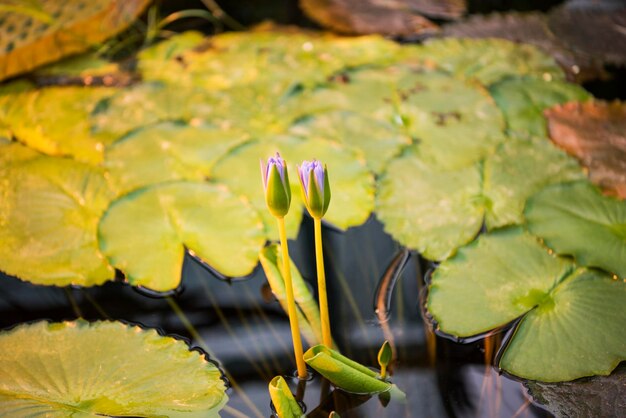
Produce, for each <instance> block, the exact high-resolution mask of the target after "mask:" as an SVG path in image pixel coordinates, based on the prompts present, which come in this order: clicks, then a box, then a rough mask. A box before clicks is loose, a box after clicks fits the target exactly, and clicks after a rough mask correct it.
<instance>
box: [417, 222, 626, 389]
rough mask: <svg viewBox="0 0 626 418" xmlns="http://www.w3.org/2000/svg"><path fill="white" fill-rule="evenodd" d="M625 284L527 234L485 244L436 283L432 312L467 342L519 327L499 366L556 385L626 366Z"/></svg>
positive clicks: (491, 237) (486, 239)
mask: <svg viewBox="0 0 626 418" xmlns="http://www.w3.org/2000/svg"><path fill="white" fill-rule="evenodd" d="M624 300H626V283H624V282H622V281H619V280H613V279H612V278H611V276H610V275H607V274H606V273H603V272H601V271H597V270H588V269H586V268H576V266H575V265H574V264H573V263H572V262H571V261H570V260H568V259H565V258H561V257H557V256H555V255H554V254H550V253H549V252H548V251H547V249H546V248H545V247H543V246H542V245H541V244H540V242H539V241H538V240H537V238H535V237H533V236H531V235H530V234H528V233H526V232H524V231H523V230H522V229H521V228H509V229H504V230H498V231H495V232H492V233H490V234H487V235H483V236H481V237H480V238H479V239H478V240H477V241H476V242H474V243H472V244H470V245H469V246H467V247H464V248H462V249H460V250H459V253H458V254H457V255H456V256H455V257H454V258H451V259H450V260H447V261H445V262H443V263H442V264H441V265H440V266H439V267H438V268H437V270H435V273H434V274H433V275H432V281H431V283H430V286H429V294H428V301H427V309H428V312H429V313H430V314H431V315H432V317H433V319H434V320H435V321H436V322H437V326H438V329H439V330H440V331H441V332H444V333H446V334H449V335H453V336H456V337H461V338H467V337H472V336H476V335H478V334H482V333H485V332H488V331H491V330H492V329H495V328H499V327H503V326H506V325H507V324H509V323H511V322H512V321H514V320H516V319H518V318H521V319H520V320H519V322H517V323H515V324H514V325H513V326H514V331H513V333H512V334H510V337H509V340H508V342H507V343H506V345H505V346H503V348H502V351H501V353H500V356H499V366H500V367H501V368H503V369H504V370H506V371H508V372H509V373H512V374H514V375H516V376H519V377H523V378H526V379H532V380H539V381H546V382H554V381H564V380H573V379H577V378H580V377H583V376H591V375H596V374H605V375H606V374H609V373H610V372H611V371H612V370H613V369H614V368H615V367H616V366H617V364H618V363H619V362H620V361H621V360H624V359H626V347H625V346H624V344H623V342H624V340H625V338H626V330H625V329H624V327H623V324H624V321H626V311H625V310H624V309H623V304H624Z"/></svg>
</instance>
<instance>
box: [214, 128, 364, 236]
mask: <svg viewBox="0 0 626 418" xmlns="http://www.w3.org/2000/svg"><path fill="white" fill-rule="evenodd" d="M276 152H280V153H281V155H282V157H283V158H284V159H285V161H286V162H287V165H288V169H289V173H291V175H290V176H289V178H290V181H291V188H292V196H293V198H292V202H291V209H290V210H289V213H288V214H287V216H286V217H285V223H286V225H287V233H288V236H289V237H290V238H295V236H296V235H297V232H298V228H299V226H300V220H301V219H302V211H303V209H304V203H303V202H302V199H301V197H300V195H301V192H300V184H299V181H298V174H297V169H296V165H297V164H301V163H302V161H303V160H308V161H310V160H312V159H313V158H316V159H318V160H320V161H321V162H322V163H323V164H326V165H327V166H328V175H329V178H330V183H331V190H332V200H331V202H330V207H329V209H328V212H327V213H326V215H325V216H324V219H325V220H327V221H328V222H331V223H333V224H334V225H335V226H337V227H339V228H343V229H346V228H349V227H351V226H357V225H361V224H362V223H364V222H365V221H366V220H367V218H368V217H369V216H370V214H371V213H372V210H373V207H374V178H373V175H372V174H371V173H370V171H369V170H368V169H367V166H366V165H365V161H364V159H363V157H362V155H361V154H359V153H357V152H356V151H354V150H351V149H348V148H345V147H343V146H342V145H340V144H338V143H337V142H333V141H328V140H322V139H316V138H313V139H307V140H304V139H302V138H296V137H291V136H272V137H265V138H262V139H260V140H257V141H252V142H249V143H246V144H244V145H242V146H241V147H238V148H236V149H234V150H233V151H231V152H230V153H228V154H227V155H226V156H225V157H224V158H222V159H221V160H220V161H218V162H217V164H216V165H215V167H214V168H213V178H214V179H216V180H217V181H219V182H221V183H224V184H226V185H228V187H229V188H230V189H231V190H232V191H233V192H235V193H239V194H241V195H243V196H245V197H246V198H247V199H248V200H249V201H250V202H251V203H252V205H253V206H254V207H255V208H256V209H257V210H258V211H259V213H260V214H261V217H262V218H263V222H264V224H265V228H266V231H267V235H268V236H269V237H270V238H272V239H277V238H278V229H277V226H276V219H274V217H273V216H272V215H271V214H270V212H269V211H268V209H267V207H266V204H265V196H264V190H263V182H262V180H261V172H260V171H259V161H260V160H261V159H266V158H268V157H269V156H271V155H274V154H275V153H276Z"/></svg>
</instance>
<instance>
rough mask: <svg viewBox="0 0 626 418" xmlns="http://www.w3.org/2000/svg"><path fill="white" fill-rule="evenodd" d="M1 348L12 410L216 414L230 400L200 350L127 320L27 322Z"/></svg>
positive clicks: (0, 406)
mask: <svg viewBox="0 0 626 418" xmlns="http://www.w3.org/2000/svg"><path fill="white" fill-rule="evenodd" d="M42 347H44V348H45V349H42ZM0 351H2V353H3V354H2V358H0V369H1V370H2V379H1V380H0V412H1V413H2V415H5V416H11V417H16V418H21V417H23V418H26V417H33V416H46V417H52V418H57V417H58V418H61V417H68V416H72V417H79V416H80V417H97V416H167V417H172V418H183V417H190V418H191V417H197V418H199V417H206V418H209V417H219V410H220V409H221V408H222V407H223V406H224V404H225V403H226V402H227V400H228V396H227V395H226V393H225V390H226V386H225V384H224V382H223V380H222V379H221V372H220V370H219V369H218V368H217V367H216V366H215V365H214V364H213V363H211V362H209V361H207V360H206V359H205V358H204V357H203V356H202V355H201V354H200V353H198V352H197V351H190V350H189V347H188V346H187V345H186V344H185V343H184V342H183V341H179V340H176V339H174V338H171V337H163V336H161V335H159V334H158V333H157V332H156V331H155V330H149V329H143V328H140V327H138V326H130V325H125V324H122V323H121V322H93V323H89V322H87V321H84V320H78V321H74V322H62V323H48V322H36V323H33V324H29V325H20V326H18V327H16V328H13V329H12V330H10V331H4V332H2V333H0ZM181 376H184V378H181Z"/></svg>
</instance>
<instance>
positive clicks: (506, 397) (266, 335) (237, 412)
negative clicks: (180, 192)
mask: <svg viewBox="0 0 626 418" xmlns="http://www.w3.org/2000/svg"><path fill="white" fill-rule="evenodd" d="M324 239H325V257H326V270H327V276H328V277H327V281H328V296H329V304H330V310H331V312H330V315H331V322H332V330H333V335H334V338H335V340H336V343H337V345H338V346H339V348H340V350H341V351H342V352H343V353H344V354H346V355H348V356H349V357H351V358H353V359H354V360H357V361H359V362H361V363H363V364H365V365H368V366H372V367H373V366H376V365H377V364H376V353H377V351H378V349H379V347H380V345H381V344H382V342H383V341H384V340H385V339H389V340H390V341H393V344H394V345H395V348H396V352H397V363H396V366H395V367H394V368H393V375H392V379H393V382H394V383H396V384H397V386H398V387H399V388H400V389H402V390H403V391H404V392H406V394H407V402H406V403H400V402H397V401H393V400H392V401H391V402H389V403H388V404H386V402H385V401H384V399H383V400H381V399H379V398H378V397H371V398H370V397H366V396H357V395H350V394H347V393H343V392H340V391H337V390H335V391H332V390H331V387H329V385H328V383H327V382H326V381H324V380H323V379H321V378H320V377H319V376H314V377H313V378H312V380H310V381H307V382H306V384H304V385H302V384H300V386H299V387H298V384H297V379H289V381H290V384H292V385H293V392H294V393H296V394H297V395H299V396H300V398H301V400H302V403H303V404H304V405H305V407H306V410H307V413H310V414H311V415H310V416H313V417H327V416H328V413H329V412H330V411H332V410H335V411H337V412H339V413H340V414H341V416H342V417H343V416H347V417H400V416H404V417H547V416H551V415H550V414H549V413H547V412H545V411H544V410H542V409H540V408H538V407H536V406H534V405H532V404H531V403H530V401H529V398H528V396H527V395H526V390H525V388H524V387H523V385H522V384H521V383H519V382H517V381H515V380H513V379H510V378H508V377H506V376H503V375H500V374H498V372H497V370H496V369H494V368H493V367H492V366H488V365H486V364H485V350H487V354H488V355H490V356H491V357H493V355H495V349H494V348H493V347H494V344H492V343H487V344H485V342H484V341H482V340H478V341H474V342H471V343H466V344H460V343H457V342H454V341H452V340H450V339H446V338H442V337H440V336H435V335H433V334H430V333H429V332H427V327H425V325H424V320H423V319H422V315H421V312H420V310H421V309H420V293H421V292H422V289H423V288H424V275H425V274H426V273H427V272H428V271H429V269H431V268H432V267H433V266H432V265H431V264H430V263H429V262H427V261H426V260H424V259H422V258H421V257H419V256H418V255H417V254H409V253H408V252H404V251H403V250H402V248H400V247H399V246H398V245H397V244H396V243H394V241H393V240H392V239H391V238H390V237H389V236H388V235H387V234H385V233H384V232H383V230H382V225H381V224H380V223H379V222H378V221H377V220H376V219H375V218H372V219H370V220H369V221H368V222H367V223H366V224H365V225H363V226H361V227H357V228H352V229H350V230H348V231H347V232H340V231H336V230H334V229H332V228H329V227H326V228H325V229H324ZM290 244H291V254H292V257H293V258H294V260H295V262H296V264H297V265H298V267H299V269H300V270H301V272H302V274H303V277H304V278H305V279H306V280H307V282H308V283H309V285H310V286H311V289H312V290H314V289H315V285H314V283H315V266H314V258H313V257H312V256H311V254H312V252H313V251H314V248H313V228H312V222H311V220H310V219H308V218H305V220H304V222H303V225H302V227H301V230H300V234H299V236H298V239H297V240H296V241H293V242H291V243H290ZM407 255H408V257H407ZM402 266H403V267H404V268H403V269H401V267H402ZM396 273H398V274H397V275H396ZM383 277H387V280H386V281H385V283H384V284H382V285H381V278H383ZM396 279H397V280H396ZM394 284H395V286H394ZM377 294H380V297H379V298H378V299H377V298H376V295H377ZM387 299H388V300H387ZM387 301H388V302H389V312H388V314H387V315H385V313H384V312H383V311H384V310H385V309H386V306H387ZM377 308H378V312H379V314H378V315H377V313H376V312H377ZM79 316H82V317H83V318H86V319H91V320H96V319H119V320H122V321H130V322H135V323H139V324H142V325H145V326H149V327H154V328H158V329H160V330H162V331H163V332H164V333H167V334H174V335H179V336H182V337H185V338H187V339H189V340H191V341H192V345H193V346H196V347H199V348H202V349H204V350H205V351H207V352H209V353H211V356H214V358H217V359H219V360H220V362H221V366H222V369H223V370H226V371H227V373H228V379H229V381H230V384H231V388H230V389H229V391H228V393H229V397H230V401H229V403H228V406H227V407H226V409H225V410H224V413H223V416H235V417H239V416H250V417H254V416H261V417H267V416H270V415H271V413H272V410H271V406H270V399H269V396H268V391H267V382H268V381H269V380H270V379H271V378H272V377H273V376H275V375H279V374H283V375H290V374H292V373H293V371H294V370H295V365H294V363H293V356H292V354H291V336H290V332H289V323H288V320H287V317H286V315H285V314H284V313H283V311H282V309H281V308H280V306H279V304H278V303H277V302H276V301H275V300H274V299H273V296H272V294H271V291H270V290H269V289H268V288H267V284H266V281H265V278H264V275H263V272H262V270H261V269H257V271H256V272H255V273H254V274H253V275H252V276H251V277H248V278H245V279H238V280H235V281H225V280H223V279H220V278H217V277H216V276H215V275H213V274H212V273H211V272H209V271H208V270H207V269H206V268H205V267H204V266H202V265H201V264H199V263H197V262H195V260H194V259H192V258H191V257H189V256H188V257H187V259H186V262H185V267H184V278H183V285H182V288H181V289H180V292H179V293H178V295H174V296H172V297H169V298H155V297H148V296H146V295H142V294H140V293H138V292H137V291H136V290H134V289H133V288H131V287H130V286H127V285H125V284H123V283H108V284H105V285H103V286H101V287H94V288H84V289H61V288H54V287H43V286H33V285H31V284H28V283H25V282H21V281H19V280H17V279H13V278H6V277H3V278H2V280H0V326H1V327H2V328H5V327H9V326H12V325H15V324H18V323H22V322H26V321H33V320H38V319H50V320H54V321H60V320H68V319H75V318H76V317H79ZM500 337H501V335H496V336H495V337H492V338H491V340H490V341H492V342H496V343H497V341H499V340H500ZM385 404H386V406H385Z"/></svg>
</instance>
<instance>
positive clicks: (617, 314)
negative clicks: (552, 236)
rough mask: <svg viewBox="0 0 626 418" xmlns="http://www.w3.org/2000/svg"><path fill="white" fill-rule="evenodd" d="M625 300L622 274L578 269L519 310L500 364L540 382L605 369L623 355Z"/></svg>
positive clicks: (603, 372) (625, 350)
mask: <svg viewBox="0 0 626 418" xmlns="http://www.w3.org/2000/svg"><path fill="white" fill-rule="evenodd" d="M624 301H626V283H624V282H623V281H622V280H612V279H611V277H610V276H608V275H606V274H605V273H602V272H599V271H593V270H586V269H578V270H577V271H576V272H575V273H573V274H572V275H570V276H569V277H567V279H565V280H564V281H563V282H561V283H560V284H559V285H558V286H557V287H556V288H555V289H554V291H552V292H551V293H550V295H549V297H548V298H546V299H545V300H544V301H542V302H541V303H540V304H539V306H537V308H535V309H533V310H532V311H530V312H529V313H528V314H526V316H524V318H523V319H522V321H521V323H520V324H519V326H518V327H517V329H516V330H515V334H514V335H513V338H512V340H511V342H510V344H508V345H507V347H506V350H505V351H504V354H503V355H502V358H501V359H500V367H502V368H504V369H505V370H507V371H509V372H510V373H512V374H514V375H516V376H520V377H523V378H526V379H531V380H540V381H544V382H558V381H566V380H574V379H578V378H580V377H583V376H593V375H608V374H610V373H611V371H612V370H613V369H614V368H615V367H616V366H617V365H618V364H619V363H620V362H621V361H623V360H626V345H625V344H624V341H626V328H625V327H624V324H625V323H626V309H624ZM546 353H549V355H546Z"/></svg>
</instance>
